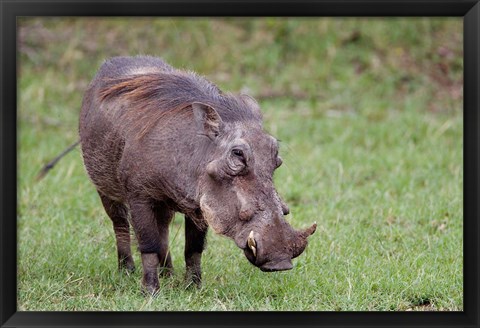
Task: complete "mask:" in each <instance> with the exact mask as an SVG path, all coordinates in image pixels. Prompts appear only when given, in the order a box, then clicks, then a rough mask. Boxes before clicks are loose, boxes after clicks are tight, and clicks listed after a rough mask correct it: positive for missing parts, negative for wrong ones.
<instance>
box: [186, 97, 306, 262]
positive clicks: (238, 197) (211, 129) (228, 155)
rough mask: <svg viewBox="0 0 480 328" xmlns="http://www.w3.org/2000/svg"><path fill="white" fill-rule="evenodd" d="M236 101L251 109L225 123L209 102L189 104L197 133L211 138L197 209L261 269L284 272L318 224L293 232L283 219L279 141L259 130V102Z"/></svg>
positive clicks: (243, 99) (213, 227)
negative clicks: (277, 182)
mask: <svg viewBox="0 0 480 328" xmlns="http://www.w3.org/2000/svg"><path fill="white" fill-rule="evenodd" d="M239 99H240V101H239V103H240V104H242V105H243V106H244V111H247V112H248V113H249V115H246V118H244V119H237V120H231V121H227V120H226V119H222V118H221V117H220V115H219V113H218V112H217V110H215V109H214V108H213V107H211V106H209V105H205V104H200V103H195V104H193V106H192V107H193V112H194V116H195V120H196V124H197V128H198V129H199V131H200V132H199V133H200V134H203V135H205V136H207V137H208V139H209V141H207V142H208V146H206V147H205V156H206V157H207V159H206V166H205V167H206V169H204V170H203V172H202V173H200V174H201V178H200V181H201V183H200V185H199V190H198V193H199V197H200V208H201V211H202V214H203V216H204V218H205V219H206V221H207V222H208V224H209V226H210V227H211V228H212V229H213V230H214V231H215V232H216V233H219V234H222V235H225V236H227V237H230V238H232V239H233V240H234V241H235V243H236V244H237V246H238V247H240V248H241V249H243V251H244V253H245V256H246V257H247V259H248V260H249V261H250V262H251V263H252V264H254V265H255V266H257V267H259V268H260V269H261V270H262V271H280V270H288V269H291V268H292V259H293V258H295V257H297V256H299V255H300V254H301V253H302V252H303V250H304V249H305V247H306V245H307V237H308V236H310V235H311V234H313V233H314V232H315V229H316V224H315V223H314V224H313V225H312V226H311V227H309V228H307V229H305V230H300V231H297V230H295V229H293V228H292V227H291V226H290V225H289V224H288V223H287V221H285V219H284V216H285V215H287V214H288V213H289V209H288V207H287V205H286V204H285V203H284V202H283V201H282V200H281V198H280V197H279V195H278V193H277V191H276V190H275V187H274V185H273V172H274V171H275V169H277V168H278V167H279V166H280V165H281V164H282V159H281V158H280V156H279V155H278V141H277V140H276V139H275V138H273V137H272V136H270V135H268V134H267V133H266V132H265V131H264V130H263V128H262V119H261V114H260V111H259V108H258V104H257V103H256V102H255V101H254V100H253V99H252V98H250V97H248V96H240V98H239ZM222 114H223V112H222ZM222 116H223V117H225V115H222Z"/></svg>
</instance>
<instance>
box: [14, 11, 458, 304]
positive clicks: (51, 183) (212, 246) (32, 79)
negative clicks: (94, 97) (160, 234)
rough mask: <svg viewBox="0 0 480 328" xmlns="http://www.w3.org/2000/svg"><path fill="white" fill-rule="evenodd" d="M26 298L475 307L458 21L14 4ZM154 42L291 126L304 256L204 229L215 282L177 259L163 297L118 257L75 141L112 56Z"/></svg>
mask: <svg viewBox="0 0 480 328" xmlns="http://www.w3.org/2000/svg"><path fill="white" fill-rule="evenodd" d="M19 27H20V28H19V59H20V66H19V71H18V72H19V83H18V88H19V97H18V126H19V128H18V155H17V156H18V192H19V194H18V240H19V243H18V308H19V310H78V311H84V310H93V311H96V310H114V311H117V310H118V311H127V310H129V311H142V310H155V311H157V310H158V311H163V310H194V311H196V310H201V311H205V310H247V311H249V310H311V311H368V310H379V311H392V310H393V311H405V310H419V311H421V310H451V311H461V310H463V233H462V229H463V201H462V200H463V196H462V194H463V193H462V188H463V153H462V148H463V143H462V138H463V133H462V129H463V118H462V117H463V111H462V107H463V99H462V97H463V89H462V86H463V75H462V74H463V62H462V56H463V50H462V28H463V25H462V20H461V19H460V18H458V19H437V18H435V19H434V18H428V19H420V18H412V19H299V18H296V19H293V18H292V19H274V18H265V19H238V18H229V19H167V18H145V19H114V18H109V19H104V18H97V19H95V18H88V19H85V18H62V19H59V18H50V19H48V18H42V19H35V18H24V19H21V20H20V21H19ZM135 54H151V55H156V56H161V57H163V58H164V59H165V60H166V61H167V62H169V63H170V64H172V65H174V66H176V67H183V68H186V69H190V70H194V71H197V72H198V73H200V74H203V75H206V76H207V77H208V78H209V79H210V80H212V81H213V82H215V83H216V84H218V85H219V86H220V87H221V88H222V89H223V90H228V91H232V92H239V91H243V92H247V93H249V94H250V95H252V96H254V97H255V98H257V99H258V101H259V102H260V104H261V107H262V111H263V112H264V120H265V127H266V129H267V130H268V131H269V132H270V133H272V134H273V135H274V136H276V137H277V138H278V139H280V140H281V151H280V153H281V155H282V157H283V159H284V165H283V166H282V167H281V168H280V169H279V170H278V171H277V172H276V173H275V183H276V186H277V190H278V191H279V193H280V195H282V196H283V198H284V199H285V200H286V202H287V203H288V204H289V206H290V210H291V214H290V215H289V216H288V217H287V219H288V221H289V222H290V223H291V224H292V225H293V226H294V227H296V228H300V227H305V226H307V225H308V224H310V223H311V222H312V221H315V220H316V221H317V223H318V228H317V232H316V233H315V234H314V235H313V236H312V237H311V238H310V239H309V240H310V243H309V245H308V247H307V249H306V251H305V252H304V254H302V255H301V256H300V257H299V258H298V259H296V260H295V261H294V268H293V270H290V271H286V272H278V273H263V272H261V271H260V270H258V269H257V268H255V267H253V266H252V265H250V264H249V263H248V261H247V260H246V259H245V258H244V255H243V254H242V252H241V251H240V250H239V249H238V248H237V247H236V246H235V245H234V243H233V242H232V241H230V240H227V239H226V238H224V237H221V236H218V235H215V234H213V233H212V232H211V231H210V232H209V234H208V240H209V245H208V247H207V249H206V251H205V253H204V257H203V287H202V288H201V289H198V290H197V289H191V288H190V289H186V288H185V284H184V282H183V275H184V271H185V267H184V261H183V245H184V237H183V234H184V232H183V225H184V223H183V217H182V216H180V215H177V216H176V219H175V220H174V222H173V223H172V225H171V253H172V256H173V261H174V267H175V273H174V276H173V277H172V278H169V279H161V281H160V283H161V290H160V293H159V295H158V297H156V298H150V297H147V298H145V297H143V296H142V294H141V293H140V277H141V272H140V271H141V270H139V269H140V267H141V266H140V259H139V254H138V252H137V251H136V249H134V254H135V260H136V264H137V271H136V272H135V273H134V274H132V275H131V276H126V275H122V274H120V273H118V272H117V268H116V249H115V240H114V234H113V229H112V225H111V222H110V220H109V219H108V217H107V216H106V214H105V212H104V210H103V208H102V206H101V203H100V200H99V198H98V196H97V194H96V191H95V189H94V187H93V185H92V184H91V182H90V181H89V180H88V178H87V175H86V173H85V170H84V168H83V163H82V159H81V156H80V152H79V150H78V149H76V150H75V151H74V152H73V153H72V154H69V155H68V156H67V157H65V158H64V159H63V160H62V161H61V162H60V163H59V164H58V166H57V167H55V169H54V170H53V171H52V172H51V173H49V174H48V175H47V176H46V177H45V178H44V179H43V180H41V181H38V182H37V181H36V180H35V177H36V175H37V173H38V171H39V170H40V168H41V167H42V165H43V164H45V163H46V162H47V161H49V160H50V159H51V158H53V157H54V156H56V155H57V154H58V153H60V152H61V151H62V150H63V149H64V148H66V147H67V146H68V145H70V144H72V143H73V142H75V141H76V140H77V138H78V133H77V126H78V114H79V109H80V104H81V98H82V94H83V92H84V90H85V88H86V86H87V84H88V83H89V81H90V79H91V78H92V77H93V75H94V74H95V71H96V70H97V68H98V67H99V65H100V64H101V63H102V61H103V60H104V59H105V58H107V57H110V56H115V55H135Z"/></svg>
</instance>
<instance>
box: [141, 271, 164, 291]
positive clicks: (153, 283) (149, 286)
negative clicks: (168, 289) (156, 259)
mask: <svg viewBox="0 0 480 328" xmlns="http://www.w3.org/2000/svg"><path fill="white" fill-rule="evenodd" d="M159 289H160V285H159V282H158V278H157V276H156V275H144V276H143V278H142V293H143V294H144V295H147V296H155V295H156V294H157V292H158V290H159Z"/></svg>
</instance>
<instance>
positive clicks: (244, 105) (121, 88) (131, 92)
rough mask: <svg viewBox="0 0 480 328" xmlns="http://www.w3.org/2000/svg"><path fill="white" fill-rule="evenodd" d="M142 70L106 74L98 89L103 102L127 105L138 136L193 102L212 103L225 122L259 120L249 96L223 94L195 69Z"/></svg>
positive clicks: (147, 68)
mask: <svg viewBox="0 0 480 328" xmlns="http://www.w3.org/2000/svg"><path fill="white" fill-rule="evenodd" d="M165 65H166V64H165ZM156 70H158V71H156ZM144 72H145V73H134V74H130V75H120V76H117V77H105V78H103V79H102V82H103V83H102V84H101V87H100V90H99V96H100V100H101V101H102V102H108V101H110V100H116V101H121V102H127V103H128V104H129V106H128V108H129V109H128V110H126V109H124V110H125V112H124V113H122V116H123V117H124V118H126V119H127V120H128V121H130V122H133V123H134V124H137V125H138V126H141V128H140V129H139V133H138V137H142V136H143V135H144V134H145V133H146V132H148V131H149V130H150V129H151V128H152V126H154V125H155V124H156V123H157V122H158V121H159V120H160V119H161V118H162V117H164V115H168V114H173V113H175V112H177V111H179V110H183V109H185V108H187V107H190V106H191V105H192V103H194V102H199V103H203V104H205V105H208V106H211V107H212V108H214V109H215V110H216V111H217V112H218V114H219V115H220V117H221V118H222V120H223V121H225V122H236V121H241V122H245V121H252V120H257V121H258V120H259V119H260V120H261V114H260V112H259V111H256V110H255V109H254V108H252V106H249V104H250V103H251V101H252V100H251V98H249V97H248V96H246V95H240V96H236V95H233V94H230V93H223V92H222V91H221V90H220V89H219V88H218V87H217V86H216V85H215V84H213V83H211V82H210V81H208V80H206V79H205V78H203V77H201V76H199V75H197V74H196V73H194V72H189V71H181V70H177V69H173V68H172V69H168V70H165V68H164V67H159V66H157V67H145V69H144Z"/></svg>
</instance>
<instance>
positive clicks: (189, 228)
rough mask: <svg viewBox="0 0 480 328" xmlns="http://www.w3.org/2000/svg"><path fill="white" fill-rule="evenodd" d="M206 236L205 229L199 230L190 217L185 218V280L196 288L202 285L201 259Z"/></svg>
mask: <svg viewBox="0 0 480 328" xmlns="http://www.w3.org/2000/svg"><path fill="white" fill-rule="evenodd" d="M206 235H207V228H205V230H200V229H199V228H198V227H197V226H196V225H195V223H193V221H192V219H191V218H190V217H188V216H185V264H186V276H185V279H186V282H187V284H191V283H192V282H193V283H194V284H196V285H197V287H200V286H201V283H202V268H201V259H202V252H203V250H204V248H205V244H206V239H205V237H206Z"/></svg>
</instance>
